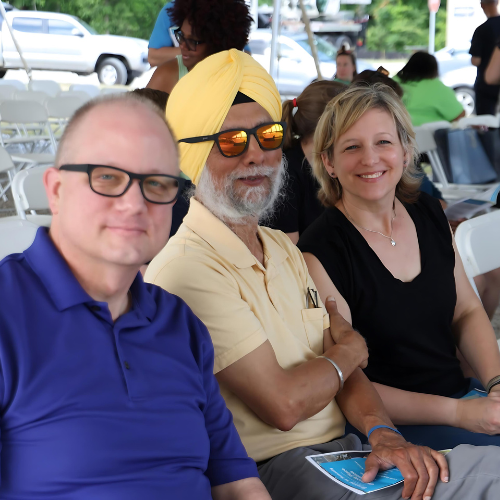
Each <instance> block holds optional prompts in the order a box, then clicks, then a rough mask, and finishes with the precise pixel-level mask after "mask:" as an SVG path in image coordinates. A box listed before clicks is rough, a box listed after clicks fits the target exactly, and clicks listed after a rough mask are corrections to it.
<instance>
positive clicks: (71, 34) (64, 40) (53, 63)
mask: <svg viewBox="0 0 500 500" xmlns="http://www.w3.org/2000/svg"><path fill="white" fill-rule="evenodd" d="M7 20H8V21H9V22H10V23H11V26H12V28H13V31H14V36H15V37H16V40H17V42H18V44H19V45H20V47H21V50H22V52H23V56H24V58H25V59H26V61H27V63H28V65H29V66H30V67H31V68H32V69H43V70H56V71H73V72H74V73H78V74H80V75H89V74H91V73H94V72H96V73H97V76H98V77H99V81H100V82H101V83H104V84H106V85H114V84H121V85H124V84H127V83H130V82H131V81H132V80H133V79H134V78H135V77H138V76H140V75H142V74H143V73H144V72H146V71H147V70H148V69H149V68H150V66H149V63H148V59H147V54H148V42H147V41H146V40H140V39H138V38H130V37H126V36H114V35H99V34H98V33H97V32H96V31H95V30H94V29H93V28H92V27H90V26H89V25H88V24H87V23H85V22H84V21H82V20H81V19H78V18H77V17H74V16H70V15H67V14H59V13H56V12H40V11H11V12H7ZM0 40H1V51H0V70H4V71H5V70H7V69H20V68H22V67H23V66H22V63H21V58H20V56H19V53H18V52H17V49H16V47H15V45H14V41H13V40H12V37H11V35H10V32H9V30H8V28H7V26H6V25H5V21H4V22H3V25H2V31H1V38H0ZM4 74H5V73H4ZM2 76H3V75H2Z"/></svg>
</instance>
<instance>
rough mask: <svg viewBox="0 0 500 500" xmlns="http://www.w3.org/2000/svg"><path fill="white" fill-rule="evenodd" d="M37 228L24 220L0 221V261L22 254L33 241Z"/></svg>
mask: <svg viewBox="0 0 500 500" xmlns="http://www.w3.org/2000/svg"><path fill="white" fill-rule="evenodd" d="M37 229H38V226H37V225H36V224H33V223H32V222H28V221H26V220H21V219H17V220H10V219H9V220H5V221H3V220H2V219H0V260H2V259H4V258H5V257H7V256H8V255H11V254H13V253H21V252H24V251H25V250H26V249H27V248H28V247H30V246H31V244H32V243H33V240H34V239H35V235H36V231H37Z"/></svg>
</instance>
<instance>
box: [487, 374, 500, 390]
mask: <svg viewBox="0 0 500 500" xmlns="http://www.w3.org/2000/svg"><path fill="white" fill-rule="evenodd" d="M498 384H500V375H497V376H496V377H493V378H492V379H491V380H490V381H489V382H488V383H487V384H486V392H487V393H488V394H489V393H490V391H491V389H493V387H495V386H496V385H498Z"/></svg>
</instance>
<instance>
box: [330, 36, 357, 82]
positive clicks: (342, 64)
mask: <svg viewBox="0 0 500 500" xmlns="http://www.w3.org/2000/svg"><path fill="white" fill-rule="evenodd" d="M335 62H336V63H337V72H336V73H335V75H334V77H333V81H334V82H340V83H343V84H344V85H349V84H350V83H351V82H352V79H353V78H354V77H355V76H356V75H357V74H358V71H357V68H356V56H355V55H354V52H352V51H351V50H347V48H346V47H345V45H342V48H341V49H340V50H339V51H338V52H337V58H336V59H335Z"/></svg>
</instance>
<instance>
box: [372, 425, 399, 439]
mask: <svg viewBox="0 0 500 500" xmlns="http://www.w3.org/2000/svg"><path fill="white" fill-rule="evenodd" d="M377 429H391V431H394V432H397V433H398V434H399V435H400V436H402V435H403V434H401V432H399V431H398V430H397V429H394V427H389V426H388V425H376V426H375V427H372V428H371V429H370V430H369V431H368V434H367V435H366V437H367V438H368V439H370V435H371V433H372V432H373V431H376V430H377Z"/></svg>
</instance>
